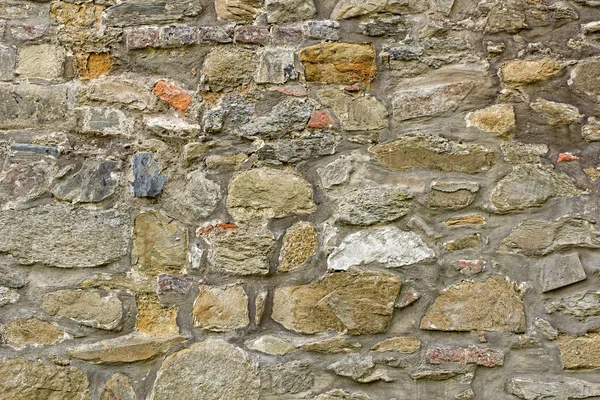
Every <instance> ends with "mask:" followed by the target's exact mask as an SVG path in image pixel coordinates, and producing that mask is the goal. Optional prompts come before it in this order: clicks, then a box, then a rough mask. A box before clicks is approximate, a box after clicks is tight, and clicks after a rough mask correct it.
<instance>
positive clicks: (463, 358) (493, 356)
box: [426, 346, 504, 367]
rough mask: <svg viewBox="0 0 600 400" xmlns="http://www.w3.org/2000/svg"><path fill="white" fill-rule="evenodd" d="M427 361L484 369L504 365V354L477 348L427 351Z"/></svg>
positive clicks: (441, 348) (437, 348)
mask: <svg viewBox="0 0 600 400" xmlns="http://www.w3.org/2000/svg"><path fill="white" fill-rule="evenodd" d="M426 356H427V361H428V362H430V363H431V364H442V363H459V364H476V365H481V366H484V367H498V366H501V365H502V364H503V363H504V353H503V352H502V351H500V350H496V349H489V348H481V347H476V346H469V347H458V348H444V347H434V348H430V349H427V354H426Z"/></svg>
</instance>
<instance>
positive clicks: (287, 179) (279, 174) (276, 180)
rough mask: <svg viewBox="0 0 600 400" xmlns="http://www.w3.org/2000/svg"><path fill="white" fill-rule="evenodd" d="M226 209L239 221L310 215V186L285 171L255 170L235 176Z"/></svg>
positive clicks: (311, 208)
mask: <svg viewBox="0 0 600 400" xmlns="http://www.w3.org/2000/svg"><path fill="white" fill-rule="evenodd" d="M228 192H229V196H228V197H227V210H228V211H229V213H230V214H231V215H232V216H233V217H234V218H235V219H236V220H239V221H247V220H250V219H256V218H258V219H271V218H282V217H285V216H289V215H305V214H312V213H313V212H314V211H315V210H316V209H317V207H316V205H315V203H314V202H313V199H312V196H313V193H312V187H311V186H310V185H309V184H308V182H307V181H306V180H305V179H304V178H303V177H301V176H299V175H296V174H294V173H292V172H287V171H284V170H277V169H270V168H258V169H252V170H249V171H246V172H242V173H240V174H238V175H236V176H235V177H234V178H233V179H232V180H231V182H230V183H229V190H228Z"/></svg>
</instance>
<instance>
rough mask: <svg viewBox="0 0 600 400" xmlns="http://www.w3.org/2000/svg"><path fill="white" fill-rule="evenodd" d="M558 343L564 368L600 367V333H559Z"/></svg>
mask: <svg viewBox="0 0 600 400" xmlns="http://www.w3.org/2000/svg"><path fill="white" fill-rule="evenodd" d="M556 344H557V345H558V350H559V351H560V361H561V362H562V365H563V368H564V369H566V370H583V369H597V368H600V333H598V332H593V333H588V334H586V335H584V336H570V335H559V336H558V339H556Z"/></svg>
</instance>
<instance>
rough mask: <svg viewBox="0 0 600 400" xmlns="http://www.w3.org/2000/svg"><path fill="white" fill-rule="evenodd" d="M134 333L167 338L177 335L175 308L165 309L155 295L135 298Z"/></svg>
mask: <svg viewBox="0 0 600 400" xmlns="http://www.w3.org/2000/svg"><path fill="white" fill-rule="evenodd" d="M136 306H137V317H136V320H135V330H136V332H139V333H142V334H145V335H149V336H169V335H177V334H179V326H178V325H177V307H165V306H163V305H162V304H161V302H160V300H159V298H158V296H156V295H155V294H143V295H139V294H138V295H137V296H136Z"/></svg>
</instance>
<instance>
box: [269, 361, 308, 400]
mask: <svg viewBox="0 0 600 400" xmlns="http://www.w3.org/2000/svg"><path fill="white" fill-rule="evenodd" d="M259 372H260V383H261V387H262V389H263V390H264V391H269V392H272V393H275V394H279V395H282V394H285V393H300V392H306V391H307V390H310V389H311V388H312V387H313V385H314V383H315V374H314V373H313V370H312V368H311V366H310V363H308V362H306V361H292V362H288V363H283V364H267V365H261V367H260V371H259Z"/></svg>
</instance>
